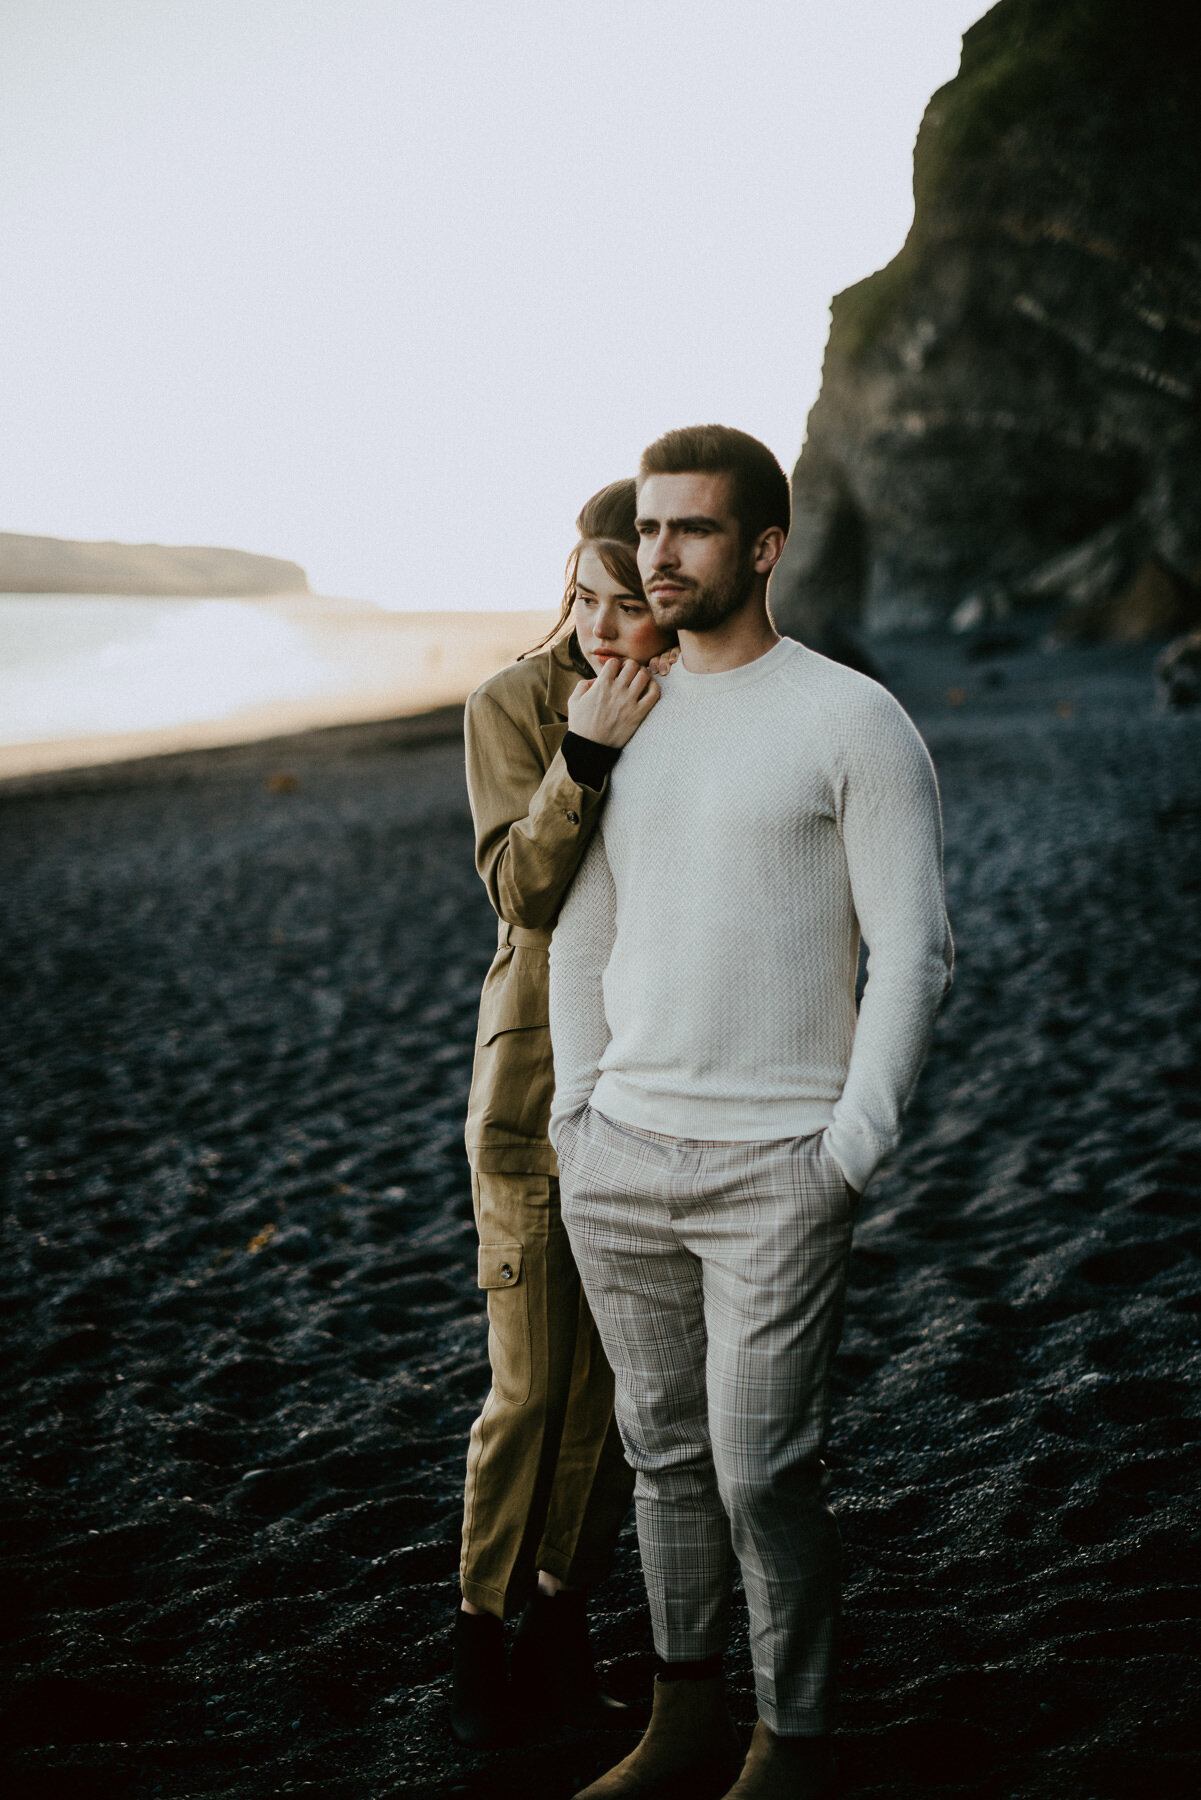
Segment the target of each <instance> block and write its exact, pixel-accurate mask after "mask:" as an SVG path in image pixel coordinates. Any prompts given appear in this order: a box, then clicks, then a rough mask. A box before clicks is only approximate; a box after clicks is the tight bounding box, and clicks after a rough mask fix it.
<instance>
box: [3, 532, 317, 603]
mask: <svg viewBox="0 0 1201 1800" xmlns="http://www.w3.org/2000/svg"><path fill="white" fill-rule="evenodd" d="M308 592H309V582H308V576H307V575H306V574H305V572H304V570H303V569H302V568H301V567H300V564H299V563H294V562H286V561H285V560H284V559H283V558H282V557H278V556H256V555H254V554H253V552H251V551H249V550H222V549H216V548H210V547H208V546H202V545H200V546H198V545H192V544H186V545H171V544H113V543H96V544H89V543H77V542H75V541H73V540H72V539H70V538H50V537H27V536H25V535H23V534H22V533H20V532H15V531H0V593H4V594H156V595H157V594H161V595H171V596H174V595H180V596H191V597H196V598H199V597H204V598H211V597H215V598H232V597H235V596H236V597H240V596H244V595H256V594H307V593H308Z"/></svg>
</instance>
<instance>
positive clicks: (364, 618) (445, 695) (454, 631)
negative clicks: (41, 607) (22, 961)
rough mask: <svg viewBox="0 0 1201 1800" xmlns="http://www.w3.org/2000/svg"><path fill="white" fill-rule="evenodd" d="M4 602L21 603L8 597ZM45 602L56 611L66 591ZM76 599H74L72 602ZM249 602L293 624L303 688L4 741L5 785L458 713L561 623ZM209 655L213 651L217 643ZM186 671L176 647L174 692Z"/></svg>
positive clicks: (170, 671)
mask: <svg viewBox="0 0 1201 1800" xmlns="http://www.w3.org/2000/svg"><path fill="white" fill-rule="evenodd" d="M6 597H7V598H13V596H0V598H6ZM17 598H21V597H20V596H17ZM35 598H37V596H35ZM46 598H47V600H48V603H49V604H48V609H47V610H48V612H49V611H52V609H53V606H54V604H55V602H56V600H57V599H58V598H59V596H48V597H46ZM73 598H78V596H67V597H66V599H67V600H71V599H73ZM108 598H112V597H111V596H110V597H108ZM118 598H120V597H118ZM134 598H135V599H138V597H134ZM205 604H206V603H205V602H201V601H195V600H185V601H179V600H175V599H169V600H168V601H166V602H164V605H169V606H170V607H171V608H188V607H190V608H192V609H193V611H194V609H195V608H196V607H198V606H200V607H203V606H204V605H205ZM244 604H245V605H246V606H247V607H253V609H254V611H255V613H257V614H259V615H261V616H263V617H266V618H271V619H274V620H278V621H280V623H281V627H282V626H283V625H286V626H287V627H288V628H289V630H290V632H291V634H292V637H291V639H289V640H285V641H286V642H294V643H295V645H296V646H297V647H298V648H297V654H298V655H300V656H301V658H302V665H301V673H302V674H303V675H304V682H302V684H301V687H300V688H299V689H298V691H296V692H294V693H292V694H290V695H289V694H283V695H276V696H274V697H273V696H271V695H270V694H267V695H265V696H264V697H262V698H259V699H257V700H254V701H251V702H249V703H247V704H243V705H240V706H237V707H234V708H232V709H230V710H228V711H225V712H221V711H220V710H219V707H218V710H217V711H216V715H215V716H207V717H196V718H188V717H186V716H185V717H182V718H177V719H174V720H172V721H171V722H169V723H158V724H146V725H135V726H133V727H132V728H130V729H127V730H126V729H123V730H108V729H104V730H99V731H78V732H67V733H61V732H60V733H59V734H58V735H55V736H50V735H48V736H44V737H33V736H27V737H25V738H23V739H22V741H20V742H17V743H0V786H4V787H7V786H8V785H9V783H11V782H12V781H13V780H17V779H22V778H25V777H29V776H34V775H49V774H53V773H55V772H58V771H69V770H72V769H83V768H90V767H100V766H108V765H115V764H125V763H128V762H132V761H145V760H147V759H149V758H153V757H158V756H166V757H170V756H177V755H180V754H186V753H195V752H205V751H211V750H219V749H224V748H227V747H230V746H234V745H250V744H255V743H264V742H270V741H272V740H275V739H284V738H291V737H295V736H299V735H303V734H305V733H308V732H312V731H323V730H338V729H340V728H342V727H345V726H367V727H371V726H376V725H380V724H382V723H384V722H386V721H388V720H394V719H400V718H422V717H424V716H425V715H426V714H428V713H430V712H434V711H437V710H439V709H442V708H445V707H448V706H461V705H462V703H463V701H464V700H465V699H466V698H467V695H468V694H469V693H470V692H471V691H472V689H473V688H475V687H478V685H479V684H480V682H481V681H484V680H486V679H487V677H488V676H489V675H491V674H494V673H495V672H496V670H498V669H500V668H503V667H504V666H505V665H506V664H507V663H509V662H512V661H513V660H514V659H515V658H516V657H517V656H518V655H519V654H520V653H521V652H522V651H523V650H526V649H528V648H529V647H530V646H531V645H532V644H534V643H536V642H537V641H538V639H539V638H540V637H542V636H543V635H544V633H545V632H546V631H547V630H548V629H549V627H550V625H551V624H552V622H553V618H554V614H553V613H551V612H548V611H546V610H543V609H537V610H530V611H522V612H499V611H498V612H447V613H431V612H412V613H391V612H385V611H384V610H382V609H379V608H369V607H367V606H365V605H357V604H353V603H350V602H344V601H331V600H329V599H326V598H325V597H323V596H321V595H303V596H295V595H292V596H284V597H282V598H280V597H270V598H267V599H258V598H256V597H252V598H251V599H249V600H247V601H245V602H244ZM204 648H205V649H206V651H207V652H209V653H211V651H212V645H211V644H209V645H206V646H204ZM138 654H140V655H142V656H144V657H153V655H154V654H155V652H154V651H153V649H151V650H150V651H149V652H147V651H145V650H143V649H141V648H140V647H139V651H138ZM237 654H238V646H237V643H236V642H235V643H234V644H233V645H232V646H229V647H226V648H225V649H224V651H223V655H222V658H221V660H222V661H223V662H224V663H225V666H226V667H227V668H228V667H234V666H236V661H237ZM16 666H17V667H18V668H19V667H20V664H19V663H18V664H17V665H16ZM180 666H181V665H180V653H179V649H178V647H176V649H175V651H174V660H172V661H169V662H168V663H167V664H166V665H165V666H164V668H160V669H159V670H158V671H157V675H158V678H159V679H161V680H162V681H163V683H164V686H165V688H166V691H167V692H168V693H170V692H171V684H172V681H173V680H178V678H179V671H180ZM164 669H165V672H164ZM213 670H214V673H213V687H212V689H210V691H209V695H208V701H209V704H210V705H212V704H213V702H214V701H215V700H217V699H218V697H219V695H220V691H221V676H220V673H219V665H218V664H214V665H213ZM314 670H316V671H318V673H317V675H316V676H314V674H313V671H314ZM154 673H156V671H155V670H154V667H153V664H152V663H151V662H150V661H148V660H147V661H146V663H145V667H144V670H143V673H142V675H141V676H140V679H142V680H144V681H146V680H149V679H150V677H151V675H152V674H154ZM14 679H16V678H15V677H14ZM73 679H74V680H75V681H76V682H77V683H79V684H82V683H84V682H93V683H94V684H95V686H96V687H97V689H98V690H102V689H103V687H104V683H105V680H106V674H105V669H104V667H103V664H102V662H101V660H100V659H99V658H98V657H97V659H96V665H95V668H94V669H93V668H89V669H87V670H86V671H77V672H76V673H75V675H74V677H73Z"/></svg>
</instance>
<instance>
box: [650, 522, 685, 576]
mask: <svg viewBox="0 0 1201 1800" xmlns="http://www.w3.org/2000/svg"><path fill="white" fill-rule="evenodd" d="M678 560H679V553H678V551H677V549H676V541H675V537H674V534H673V533H672V532H670V531H661V532H660V533H659V535H658V537H657V538H656V539H655V541H654V543H653V544H652V545H651V568H652V569H670V568H671V567H673V565H674V564H675V563H676V562H677V561H678Z"/></svg>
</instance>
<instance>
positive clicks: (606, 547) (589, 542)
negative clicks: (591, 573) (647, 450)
mask: <svg viewBox="0 0 1201 1800" xmlns="http://www.w3.org/2000/svg"><path fill="white" fill-rule="evenodd" d="M636 512H637V498H636V492H635V487H634V478H633V476H632V475H627V476H626V478H625V479H624V480H623V481H611V482H610V483H609V485H608V487H603V488H601V490H600V492H599V493H596V494H593V496H592V498H591V500H585V502H584V504H583V506H582V507H581V508H580V516H579V518H578V519H577V520H576V522H575V528H576V530H577V531H578V532H579V534H580V541H579V543H578V544H577V545H576V547H575V549H574V550H573V551H572V553H571V555H570V556H569V557H568V558H567V568H566V570H565V571H564V576H563V605H562V607H561V608H560V611H559V616H558V618H557V619H556V620H555V622H554V624H553V625H552V626H551V628H550V630H549V631H548V632H547V634H546V636H545V637H544V638H540V639H539V641H538V642H537V643H536V644H534V645H533V646H532V647H531V648H530V649H529V650H523V651H522V653H521V656H519V657H518V658H517V660H518V662H521V661H522V660H523V658H524V657H527V656H533V655H534V654H535V652H536V651H538V650H545V648H546V646H547V645H548V644H553V643H554V641H555V639H556V638H558V637H560V636H561V635H562V633H563V631H564V630H565V629H566V626H567V622H568V620H569V619H570V618H571V609H572V607H573V606H574V605H575V577H576V570H577V569H578V568H579V564H580V552H581V550H583V549H584V548H585V546H587V547H588V548H589V549H591V550H595V551H596V553H597V555H598V556H599V557H600V559H601V561H602V563H604V565H605V568H606V569H607V570H608V572H609V574H610V575H612V577H613V579H614V581H620V582H623V583H624V584H625V586H626V587H628V588H629V590H630V592H631V593H632V594H641V592H642V577H641V576H640V575H639V573H638V562H637V559H636V558H635V556H634V550H635V549H636V547H637V544H638V533H637V531H636V530H635V529H634V518H635V515H636ZM574 660H575V659H574V658H573V661H574Z"/></svg>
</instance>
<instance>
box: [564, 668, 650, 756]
mask: <svg viewBox="0 0 1201 1800" xmlns="http://www.w3.org/2000/svg"><path fill="white" fill-rule="evenodd" d="M658 698H659V684H658V682H657V681H653V680H652V679H651V677H650V675H649V674H648V673H647V671H646V670H645V669H644V668H643V666H642V664H641V663H636V662H633V661H632V660H631V659H630V658H629V657H627V658H626V660H625V661H624V662H620V663H619V662H618V661H617V660H616V658H613V659H611V660H610V661H608V662H606V663H605V664H604V665H603V667H602V668H601V672H600V674H599V675H597V676H596V677H595V679H594V680H592V681H581V683H580V685H579V687H578V688H577V689H576V691H575V693H574V694H573V695H572V696H571V699H570V700H569V701H568V702H567V725H568V729H569V730H570V731H574V732H575V734H576V736H577V737H584V738H591V740H592V742H593V743H594V744H608V746H609V748H610V749H611V750H620V749H621V748H622V746H623V744H628V743H629V741H630V739H631V738H632V737H633V735H634V733H635V732H636V731H637V729H638V727H639V726H640V725H641V723H642V721H643V719H645V717H646V715H647V713H648V712H650V710H651V708H652V706H654V705H655V703H656V701H657V700H658Z"/></svg>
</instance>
